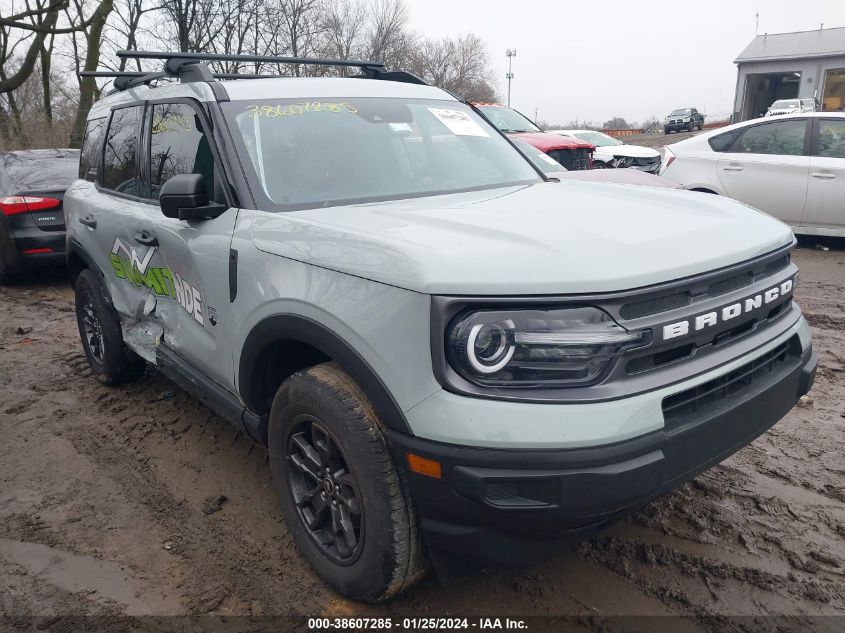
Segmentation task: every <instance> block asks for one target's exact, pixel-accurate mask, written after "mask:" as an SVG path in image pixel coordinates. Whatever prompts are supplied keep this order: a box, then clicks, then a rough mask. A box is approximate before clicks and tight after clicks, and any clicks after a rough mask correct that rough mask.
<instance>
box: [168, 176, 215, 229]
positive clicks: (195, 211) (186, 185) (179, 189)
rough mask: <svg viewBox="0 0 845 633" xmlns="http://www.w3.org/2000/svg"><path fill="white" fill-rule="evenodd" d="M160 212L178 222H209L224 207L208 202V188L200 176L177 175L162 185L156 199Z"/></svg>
mask: <svg viewBox="0 0 845 633" xmlns="http://www.w3.org/2000/svg"><path fill="white" fill-rule="evenodd" d="M158 204H159V206H160V207H161V212H162V213H163V214H164V215H165V216H167V217H168V218H176V219H178V220H210V219H212V218H216V217H219V216H220V215H222V214H223V212H224V211H225V210H226V207H225V206H224V205H222V204H217V203H216V202H209V201H208V188H207V187H206V184H205V178H204V177H203V175H202V174H178V175H176V176H173V177H172V178H171V179H170V180H168V181H167V182H166V183H164V184H163V185H162V187H161V192H160V193H159V197H158Z"/></svg>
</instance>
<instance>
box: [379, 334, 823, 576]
mask: <svg viewBox="0 0 845 633" xmlns="http://www.w3.org/2000/svg"><path fill="white" fill-rule="evenodd" d="M772 359H774V360H773V361H772V362H769V361H770V360H772ZM774 361H777V362H774ZM817 364H818V361H817V358H816V355H815V353H814V352H813V350H812V347H810V346H806V347H804V346H802V343H801V340H800V338H799V337H798V336H797V335H794V336H792V337H791V338H790V339H789V340H787V341H786V342H784V343H783V344H781V345H780V346H779V347H777V348H775V349H773V350H770V352H767V353H766V354H765V355H762V356H759V357H758V358H756V359H755V360H753V361H750V362H748V363H746V364H745V365H742V366H740V367H738V368H736V369H735V370H733V371H731V372H730V373H728V374H724V375H723V376H721V377H720V378H718V379H714V380H711V381H710V382H708V383H704V384H701V385H698V386H696V387H694V388H692V389H691V390H689V391H690V394H688V395H689V397H688V399H687V400H685V401H684V400H683V399H681V400H679V399H678V397H676V396H672V397H667V398H665V399H664V401H663V407H664V410H667V411H669V410H671V411H673V414H672V415H671V416H670V415H669V414H668V413H667V417H666V422H665V424H664V426H663V427H662V428H661V429H659V430H656V431H653V432H651V433H648V434H645V435H641V436H638V437H635V438H632V439H628V440H626V441H621V442H617V443H614V444H608V445H603V446H598V447H589V448H573V449H558V450H527V449H522V450H507V449H484V448H470V447H465V446H458V445H453V444H445V443H440V442H435V441H431V440H424V439H420V438H418V437H411V436H407V435H402V434H398V433H393V434H391V441H392V445H393V447H394V451H395V453H396V459H397V462H399V463H402V464H406V457H405V456H406V454H407V453H408V452H412V453H414V454H416V455H419V456H422V457H426V458H429V459H434V460H437V461H439V462H440V463H441V465H442V479H435V478H432V477H427V476H424V475H419V474H416V473H412V472H408V473H407V477H408V483H409V487H410V489H411V494H412V497H413V500H414V503H415V505H416V509H417V512H418V514H419V516H420V517H421V528H422V534H423V537H424V538H425V540H426V543H427V545H428V547H429V549H430V550H431V552H432V555H433V558H434V560H435V565H437V561H438V559H439V560H441V561H443V560H448V559H449V558H450V557H451V556H457V557H459V558H461V559H463V560H467V561H469V562H471V563H475V564H494V565H504V566H524V565H530V564H533V563H535V562H538V561H539V560H542V559H543V558H545V557H546V556H548V555H549V554H550V553H552V552H554V551H555V550H556V549H559V548H560V547H562V546H565V545H568V544H572V543H575V542H577V541H579V540H583V539H584V538H587V537H589V536H590V535H591V534H593V533H595V532H596V531H598V530H600V529H602V528H603V527H606V526H607V525H609V524H610V523H612V522H614V521H616V520H618V519H620V518H621V517H623V516H625V515H626V514H628V513H630V512H631V511H633V510H635V509H636V508H638V507H640V506H642V505H643V504H645V503H647V502H649V501H650V500H652V499H654V498H656V497H658V496H660V495H663V494H665V493H667V492H669V491H670V490H672V489H673V488H675V487H677V486H678V485H680V484H682V483H684V482H685V481H688V480H689V479H692V478H693V477H694V476H695V475H697V474H698V473H700V472H701V471H703V470H705V469H707V468H709V467H711V466H713V465H714V464H717V463H719V462H721V461H722V460H724V459H725V458H727V457H728V456H729V455H731V454H732V453H734V452H735V451H737V450H739V449H740V448H742V447H743V446H745V445H746V444H748V443H749V442H751V441H752V440H754V439H755V438H756V437H758V436H759V435H761V434H762V433H764V432H765V431H766V430H767V429H769V428H770V427H771V426H773V425H774V424H775V423H776V422H777V421H778V420H780V419H781V418H782V417H783V416H784V415H785V414H786V413H787V412H788V411H789V410H790V409H791V408H792V407H793V406H794V405H795V403H796V402H797V400H798V399H799V398H800V396H801V395H803V394H805V393H807V391H809V389H810V387H811V386H812V383H813V380H814V377H815V371H816V366H817ZM678 407H680V408H678Z"/></svg>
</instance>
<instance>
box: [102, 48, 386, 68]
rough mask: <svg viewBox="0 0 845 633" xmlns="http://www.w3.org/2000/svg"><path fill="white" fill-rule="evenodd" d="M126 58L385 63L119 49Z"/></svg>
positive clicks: (359, 65)
mask: <svg viewBox="0 0 845 633" xmlns="http://www.w3.org/2000/svg"><path fill="white" fill-rule="evenodd" d="M117 56H118V57H121V58H125V59H164V60H170V59H184V60H190V61H198V62H259V63H266V64H308V65H311V66H347V67H353V68H365V69H372V70H374V71H381V70H382V69H384V64H382V63H381V62H368V61H359V60H351V59H320V58H313V57H282V56H277V55H235V54H224V53H219V54H218V53H186V52H176V53H167V52H162V51H117Z"/></svg>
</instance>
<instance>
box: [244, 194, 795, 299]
mask: <svg viewBox="0 0 845 633" xmlns="http://www.w3.org/2000/svg"><path fill="white" fill-rule="evenodd" d="M244 218H245V219H247V221H249V219H251V221H252V226H251V232H252V239H253V242H254V244H255V246H256V247H257V248H258V249H260V250H262V251H265V252H267V253H272V254H275V255H280V256H282V257H287V258H290V259H294V260H298V261H302V262H306V263H309V264H313V265H315V266H320V267H323V268H329V269H333V270H337V271H339V272H343V273H347V274H350V275H355V276H357V277H362V278H364V279H371V280H373V281H378V282H381V283H385V284H390V285H393V286H398V287H401V288H406V289H408V290H413V291H417V292H421V293H429V294H455V295H540V294H568V293H588V292H611V291H617V290H626V289H631V288H637V287H641V286H648V285H651V284H656V283H659V282H663V281H669V280H673V279H679V278H681V277H687V276H689V275H695V274H698V273H704V272H708V271H711V270H714V269H717V268H721V267H724V266H728V265H730V264H735V263H737V262H741V261H744V260H747V259H750V258H752V257H756V256H758V255H762V254H764V253H768V252H770V251H772V250H774V249H776V248H779V247H781V246H784V245H786V244H789V243H790V242H791V241H792V239H793V238H792V231H791V230H790V229H789V227H787V226H786V225H784V224H782V223H780V222H778V221H777V220H774V219H772V218H770V217H769V216H767V215H764V214H763V213H761V212H759V211H756V210H754V209H752V208H750V207H747V206H745V205H743V204H740V203H738V202H735V201H733V200H731V199H729V198H724V197H722V196H713V195H708V194H699V193H694V192H689V191H676V190H674V189H657V188H651V187H631V186H623V185H607V184H601V183H591V182H578V181H564V182H542V183H537V184H535V185H527V186H522V187H507V188H500V189H494V190H486V191H481V192H471V193H462V194H451V195H444V196H430V197H425V198H416V199H411V200H399V201H392V202H381V203H374V204H366V205H355V206H344V207H331V208H324V209H310V210H306V211H292V212H288V213H267V212H256V213H253V214H244Z"/></svg>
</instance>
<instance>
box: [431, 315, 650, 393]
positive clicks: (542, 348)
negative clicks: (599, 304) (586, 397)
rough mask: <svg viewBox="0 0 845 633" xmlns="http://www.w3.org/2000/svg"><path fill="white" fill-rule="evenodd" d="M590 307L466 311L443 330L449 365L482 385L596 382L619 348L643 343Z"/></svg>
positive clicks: (642, 336)
mask: <svg viewBox="0 0 845 633" xmlns="http://www.w3.org/2000/svg"><path fill="white" fill-rule="evenodd" d="M647 342H648V340H647V332H630V331H628V330H626V329H625V328H623V327H621V326H620V325H618V324H617V323H616V322H615V321H614V320H613V319H612V318H611V317H610V315H608V314H607V313H606V312H604V311H602V310H599V309H597V308H592V307H580V308H563V309H556V310H507V311H505V310H502V311H479V312H472V313H470V314H468V315H464V316H461V317H458V318H456V319H455V320H454V321H453V322H452V324H450V326H449V328H448V331H447V333H446V348H447V349H446V353H447V357H448V359H449V364H450V365H451V366H452V368H453V369H454V370H455V371H456V372H458V374H460V375H461V376H462V377H463V378H465V379H466V380H468V381H470V382H473V383H475V384H477V385H480V386H484V387H522V388H525V387H569V386H572V387H574V386H586V385H590V384H593V383H596V382H599V381H600V380H601V379H602V378H603V377H604V376H605V375H606V372H607V371H609V370H610V368H611V366H612V364H613V361H614V360H615V359H616V358H617V357H618V355H619V354H620V353H621V352H623V351H624V350H627V349H630V348H632V347H637V346H639V345H643V344H645V343H647Z"/></svg>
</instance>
